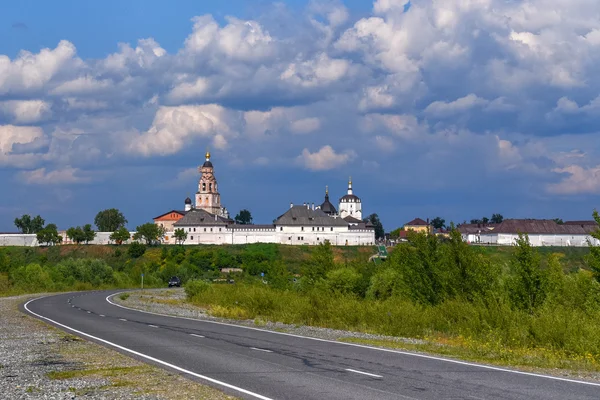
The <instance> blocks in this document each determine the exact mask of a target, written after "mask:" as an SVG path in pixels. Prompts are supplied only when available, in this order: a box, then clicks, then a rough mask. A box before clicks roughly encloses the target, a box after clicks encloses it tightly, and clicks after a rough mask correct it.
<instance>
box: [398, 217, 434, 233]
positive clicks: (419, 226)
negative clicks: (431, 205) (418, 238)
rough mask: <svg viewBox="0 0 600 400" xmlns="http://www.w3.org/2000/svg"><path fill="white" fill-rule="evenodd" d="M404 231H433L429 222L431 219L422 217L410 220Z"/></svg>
mask: <svg viewBox="0 0 600 400" xmlns="http://www.w3.org/2000/svg"><path fill="white" fill-rule="evenodd" d="M404 231H405V232H408V231H415V232H425V233H431V232H432V230H431V225H430V224H429V219H428V220H427V221H424V220H422V219H421V218H415V219H413V220H412V221H410V222H407V223H406V224H404Z"/></svg>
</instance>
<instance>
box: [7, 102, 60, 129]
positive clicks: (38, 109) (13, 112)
mask: <svg viewBox="0 0 600 400" xmlns="http://www.w3.org/2000/svg"><path fill="white" fill-rule="evenodd" d="M0 113H3V114H5V115H8V116H9V117H10V119H11V120H12V122H14V123H17V124H32V123H36V122H40V121H42V120H44V119H45V118H47V117H49V116H50V115H51V114H52V112H51V110H50V104H49V103H48V102H46V101H43V100H8V101H2V102H0Z"/></svg>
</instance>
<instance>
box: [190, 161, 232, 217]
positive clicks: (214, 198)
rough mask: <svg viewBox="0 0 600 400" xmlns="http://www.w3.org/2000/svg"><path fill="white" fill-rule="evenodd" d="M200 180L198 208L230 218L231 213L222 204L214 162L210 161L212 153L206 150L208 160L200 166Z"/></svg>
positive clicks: (197, 195)
mask: <svg viewBox="0 0 600 400" xmlns="http://www.w3.org/2000/svg"><path fill="white" fill-rule="evenodd" d="M198 171H199V172H200V174H201V176H200V181H199V182H198V192H197V193H196V209H202V210H205V211H207V212H209V213H211V214H215V215H218V216H220V217H224V218H229V213H228V212H227V210H226V209H225V208H224V207H223V206H222V205H221V195H220V194H219V190H218V186H217V179H216V178H215V174H214V168H213V164H212V162H211V161H210V153H209V152H208V151H207V152H206V161H204V164H202V166H201V167H199V168H198Z"/></svg>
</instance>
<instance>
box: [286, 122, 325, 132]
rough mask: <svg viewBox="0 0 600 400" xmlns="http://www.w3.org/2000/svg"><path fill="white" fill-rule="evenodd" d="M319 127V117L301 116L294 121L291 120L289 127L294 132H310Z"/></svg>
mask: <svg viewBox="0 0 600 400" xmlns="http://www.w3.org/2000/svg"><path fill="white" fill-rule="evenodd" d="M320 127H321V121H320V120H319V118H302V119H299V120H296V121H292V123H291V124H290V129H291V130H292V132H294V133H300V134H302V133H311V132H314V131H316V130H317V129H319V128H320Z"/></svg>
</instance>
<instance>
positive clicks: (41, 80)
mask: <svg viewBox="0 0 600 400" xmlns="http://www.w3.org/2000/svg"><path fill="white" fill-rule="evenodd" d="M75 52H76V51H75V46H73V44H72V43H70V42H68V41H66V40H62V41H61V42H60V43H59V44H58V46H56V48H55V49H53V50H51V49H47V48H45V49H42V50H40V52H39V53H38V54H32V53H30V52H28V51H22V52H21V53H19V55H18V57H17V58H16V59H15V60H13V61H11V60H10V58H8V57H7V56H4V55H0V94H7V93H11V94H15V93H22V92H30V91H34V90H39V89H42V88H43V87H44V86H45V85H46V84H48V83H49V82H50V81H51V80H52V79H53V78H54V77H56V76H57V75H58V74H59V73H62V72H64V71H65V70H66V69H68V68H75V67H78V66H81V64H82V62H81V60H79V59H76V58H75Z"/></svg>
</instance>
